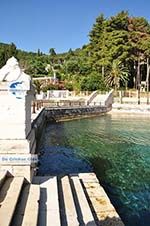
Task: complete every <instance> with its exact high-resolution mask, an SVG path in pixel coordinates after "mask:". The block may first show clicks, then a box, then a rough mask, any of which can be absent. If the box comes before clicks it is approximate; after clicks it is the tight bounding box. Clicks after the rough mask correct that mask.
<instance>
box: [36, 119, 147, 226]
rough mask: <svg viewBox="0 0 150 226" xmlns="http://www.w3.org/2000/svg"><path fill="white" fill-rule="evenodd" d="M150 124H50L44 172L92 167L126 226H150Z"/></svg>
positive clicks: (96, 121) (114, 121) (123, 121)
mask: <svg viewBox="0 0 150 226" xmlns="http://www.w3.org/2000/svg"><path fill="white" fill-rule="evenodd" d="M149 121H150V119H148V118H147V119H146V118H143V117H142V118H133V117H128V118H127V117H126V118H123V117H119V118H113V117H111V116H110V115H108V116H102V117H96V118H91V119H82V120H75V121H69V122H61V123H57V124H49V125H48V126H47V128H46V131H45V135H44V137H43V140H42V143H41V147H40V149H41V151H42V152H43V155H41V157H40V162H41V166H40V169H39V174H44V175H45V174H59V173H70V172H88V171H90V170H91V166H90V165H92V166H93V169H94V170H95V172H96V174H97V176H98V178H99V179H100V181H101V183H102V184H103V186H104V188H105V189H106V191H107V193H108V195H109V197H110V198H111V200H112V202H113V203H114V205H115V206H116V208H117V209H118V211H119V213H120V215H121V217H122V219H123V220H124V222H125V224H126V226H149V225H150V132H149Z"/></svg>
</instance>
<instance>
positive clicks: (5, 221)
mask: <svg viewBox="0 0 150 226" xmlns="http://www.w3.org/2000/svg"><path fill="white" fill-rule="evenodd" d="M23 182H24V178H23V177H15V178H8V179H7V181H6V183H5V184H4V185H3V187H2V190H1V192H0V196H1V197H0V199H1V207H0V226H9V225H10V224H11V220H12V218H13V214H14V211H15V208H16V205H17V202H18V199H19V195H20V192H21V189H22V185H23Z"/></svg>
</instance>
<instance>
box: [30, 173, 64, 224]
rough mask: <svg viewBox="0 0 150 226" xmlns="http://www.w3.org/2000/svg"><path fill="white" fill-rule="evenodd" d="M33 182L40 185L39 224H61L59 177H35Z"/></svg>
mask: <svg viewBox="0 0 150 226" xmlns="http://www.w3.org/2000/svg"><path fill="white" fill-rule="evenodd" d="M33 183H36V184H39V185H40V206H39V221H38V226H41V225H43V226H46V225H48V226H54V225H55V226H60V225H61V222H60V211H59V201H58V185H57V177H35V178H34V180H33Z"/></svg>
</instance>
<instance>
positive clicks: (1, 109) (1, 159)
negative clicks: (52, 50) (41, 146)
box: [0, 64, 37, 181]
mask: <svg viewBox="0 0 150 226" xmlns="http://www.w3.org/2000/svg"><path fill="white" fill-rule="evenodd" d="M6 65H7V64H6ZM4 67H5V66H4ZM18 67H19V66H18ZM1 70H2V69H1ZM1 70H0V75H1ZM9 70H10V68H9ZM20 70H21V69H20ZM20 70H19V69H17V71H20ZM10 73H11V70H10ZM13 75H14V73H13ZM19 75H20V76H17V75H16V77H17V79H16V80H13V81H0V171H5V170H8V171H9V172H10V173H12V174H13V175H14V176H24V177H25V178H26V179H27V180H29V181H31V180H32V176H33V174H34V168H35V166H36V162H37V157H36V155H35V154H34V153H35V148H36V141H35V133H34V130H33V129H32V128H31V100H32V97H33V94H32V92H31V87H32V86H31V81H30V79H29V76H28V75H26V74H25V73H24V72H22V73H19ZM10 77H11V76H10ZM10 77H9V78H10ZM6 79H7V77H6Z"/></svg>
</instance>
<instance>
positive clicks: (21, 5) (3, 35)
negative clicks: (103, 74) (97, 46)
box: [0, 0, 150, 53]
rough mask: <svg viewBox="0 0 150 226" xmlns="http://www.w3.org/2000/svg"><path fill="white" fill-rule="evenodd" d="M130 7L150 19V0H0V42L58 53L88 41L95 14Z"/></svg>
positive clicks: (131, 13) (106, 14)
mask: <svg viewBox="0 0 150 226" xmlns="http://www.w3.org/2000/svg"><path fill="white" fill-rule="evenodd" d="M121 10H128V11H129V13H130V15H132V16H144V17H146V18H147V19H148V20H149V21H150V0H144V1H141V0H0V21H1V27H0V42H4V43H10V42H14V43H15V44H16V45H17V47H18V48H20V49H23V50H27V51H37V49H38V48H40V50H41V51H43V52H45V53H47V52H48V50H49V48H55V51H56V52H57V53H60V52H66V51H68V50H69V48H72V49H76V48H80V47H82V46H83V45H84V44H86V43H88V34H89V31H90V30H91V28H92V25H93V23H94V22H95V19H96V17H97V16H98V15H99V14H100V13H103V14H104V15H105V17H110V16H112V15H115V14H116V13H118V12H119V11H121Z"/></svg>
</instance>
